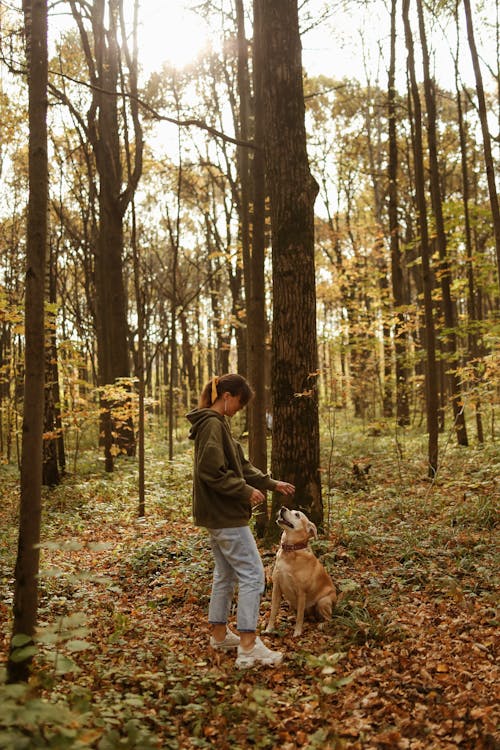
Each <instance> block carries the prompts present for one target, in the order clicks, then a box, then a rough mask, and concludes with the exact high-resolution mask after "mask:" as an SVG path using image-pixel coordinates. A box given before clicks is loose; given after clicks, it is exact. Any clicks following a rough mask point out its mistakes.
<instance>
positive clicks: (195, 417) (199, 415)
mask: <svg viewBox="0 0 500 750" xmlns="http://www.w3.org/2000/svg"><path fill="white" fill-rule="evenodd" d="M186 419H188V421H189V422H191V428H190V430H189V439H190V440H194V439H195V438H196V434H197V432H198V430H199V429H200V427H201V425H203V424H205V423H206V421H207V420H209V419H218V420H219V421H220V422H224V421H225V420H224V417H223V416H221V415H220V414H217V412H216V411H214V410H213V409H209V408H205V409H193V410H192V411H190V412H189V413H188V414H186Z"/></svg>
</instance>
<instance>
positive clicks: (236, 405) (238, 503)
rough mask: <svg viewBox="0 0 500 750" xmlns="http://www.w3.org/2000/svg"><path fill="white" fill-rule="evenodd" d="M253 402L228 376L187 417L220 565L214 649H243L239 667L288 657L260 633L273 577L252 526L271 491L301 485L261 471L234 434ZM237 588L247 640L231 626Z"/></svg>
mask: <svg viewBox="0 0 500 750" xmlns="http://www.w3.org/2000/svg"><path fill="white" fill-rule="evenodd" d="M252 397H253V391H252V389H251V387H250V385H249V384H248V382H247V381H246V380H245V378H244V377H242V376H241V375H237V374H227V375H222V376H221V377H219V378H213V379H212V380H211V381H210V382H209V383H207V384H206V386H205V388H204V389H203V392H202V394H201V396H200V401H199V406H198V408H197V409H194V410H193V411H191V412H190V413H189V414H188V415H187V418H188V420H189V421H190V422H191V429H190V431H189V437H190V438H191V439H192V440H194V472H193V517H194V522H195V524H196V525H197V526H203V527H205V528H206V529H207V531H208V533H209V535H210V543H211V547H212V553H213V556H214V561H215V568H214V575H213V583H212V595H211V598H210V605H209V608H208V620H209V622H210V624H211V626H212V635H211V637H210V645H211V646H212V647H213V648H216V649H223V650H228V649H232V648H237V649H238V656H237V659H236V666H237V667H251V666H253V665H254V664H268V665H273V666H274V665H276V664H279V663H280V662H281V660H282V658H283V654H282V653H281V652H279V651H271V649H269V648H267V646H265V644H264V643H263V642H262V641H261V639H260V638H259V637H258V636H257V635H256V630H257V621H258V617H259V606H260V599H261V596H262V594H263V593H264V587H265V574H264V566H263V565H262V560H261V559H260V554H259V551H258V548H257V544H256V542H255V539H254V537H253V534H252V532H251V530H250V528H249V521H250V518H251V516H252V508H253V507H254V506H255V505H258V504H259V503H261V502H263V500H264V495H263V491H264V490H274V491H277V492H280V493H281V494H283V495H293V493H294V492H295V487H294V486H293V484H289V483H288V482H281V481H277V480H275V479H271V477H270V476H269V474H263V473H262V472H261V471H259V469H257V468H256V467H255V466H253V465H252V464H251V463H250V461H248V460H247V459H246V458H245V456H244V454H243V449H242V447H241V445H240V444H239V443H238V442H237V441H236V440H234V438H233V437H232V435H231V432H230V429H229V422H228V418H230V417H232V416H234V415H235V414H236V412H238V411H239V410H240V409H243V407H244V406H246V405H247V404H248V402H249V401H250V399H251V398H252ZM236 584H238V606H237V628H238V633H239V635H236V634H235V633H233V632H232V631H231V630H230V629H229V628H228V626H227V621H228V617H229V611H230V608H231V601H232V598H233V594H234V590H235V586H236Z"/></svg>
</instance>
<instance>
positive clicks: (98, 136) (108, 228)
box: [70, 0, 143, 471]
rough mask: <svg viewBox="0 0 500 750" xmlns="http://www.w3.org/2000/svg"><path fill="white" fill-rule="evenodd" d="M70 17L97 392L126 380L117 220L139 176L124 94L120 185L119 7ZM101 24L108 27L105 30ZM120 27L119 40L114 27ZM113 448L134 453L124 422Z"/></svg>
mask: <svg viewBox="0 0 500 750" xmlns="http://www.w3.org/2000/svg"><path fill="white" fill-rule="evenodd" d="M70 4H71V10H72V13H73V16H74V18H75V21H76V23H77V25H78V29H79V32H80V37H81V42H82V46H83V50H84V53H85V60H86V63H87V66H88V70H89V76H90V81H91V84H92V101H91V105H90V107H89V110H88V113H87V119H88V130H87V134H88V138H89V140H90V143H91V144H92V149H93V154H94V158H95V164H96V169H97V172H98V174H99V231H98V238H97V248H96V257H95V288H96V312H97V315H96V323H97V345H98V346H97V348H98V360H99V382H100V385H101V386H102V387H103V388H106V386H110V385H114V384H115V383H116V381H117V380H118V379H123V378H125V379H126V378H128V377H129V375H130V365H129V342H128V323H127V298H126V294H125V285H124V279H123V248H124V238H123V217H124V215H125V211H126V210H127V208H128V206H129V204H130V201H131V199H132V196H133V194H134V192H135V189H136V187H137V184H138V182H139V179H140V176H141V172H142V151H143V142H142V130H141V125H140V121H139V117H138V109H137V104H136V98H135V97H136V94H137V91H136V90H135V91H134V90H132V91H131V94H132V97H131V99H130V101H131V102H132V109H131V118H132V121H133V127H134V136H135V142H134V160H133V168H132V171H131V172H130V173H129V174H128V175H127V177H128V179H127V182H126V184H124V180H123V165H122V159H123V155H122V144H121V141H120V127H119V118H120V112H119V108H118V100H119V94H120V91H119V85H118V84H119V82H123V81H120V78H121V76H120V72H121V57H120V56H121V51H120V46H119V42H118V39H119V37H120V36H121V38H122V44H123V45H124V47H126V44H127V42H126V34H124V33H123V31H124V25H123V3H121V2H119V0H107V1H105V0H94V1H93V3H92V5H91V7H90V13H89V15H90V20H91V32H92V33H89V31H88V30H87V29H86V27H85V23H84V18H85V16H86V14H87V13H88V10H89V9H87V8H84V7H83V6H82V8H81V9H80V8H79V7H78V6H79V5H80V3H79V2H78V0H70ZM106 19H107V23H108V27H106ZM120 26H121V32H122V33H121V34H120V33H119V28H120ZM127 60H128V62H129V66H131V68H132V70H131V77H130V83H131V88H132V89H133V88H134V87H135V86H136V77H135V73H134V70H133V68H134V67H135V66H136V65H137V60H136V59H132V58H131V56H130V55H127ZM111 408H112V403H110V401H109V399H107V398H106V397H105V398H104V399H103V411H102V415H103V433H104V450H105V459H106V470H107V471H112V469H113V453H112V443H113V424H112V417H111ZM117 432H118V434H119V440H118V442H119V444H121V446H122V447H123V449H124V450H126V451H127V452H128V453H133V452H134V449H135V447H134V435H133V425H132V424H131V423H130V420H125V421H124V422H123V423H122V425H121V426H120V427H118V428H117Z"/></svg>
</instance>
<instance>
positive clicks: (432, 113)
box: [417, 0, 468, 445]
mask: <svg viewBox="0 0 500 750" xmlns="http://www.w3.org/2000/svg"><path fill="white" fill-rule="evenodd" d="M417 10H418V21H419V29H420V43H421V48H422V61H423V69H424V92H425V102H426V107H427V144H428V150H429V171H430V192H431V202H432V209H433V213H434V221H435V222H436V238H435V241H436V243H437V246H438V254H439V260H440V273H439V277H440V280H441V294H442V298H443V313H444V320H445V325H446V334H445V336H444V341H443V347H444V351H445V357H446V361H445V363H444V365H445V370H446V382H447V384H448V387H449V390H450V394H451V401H452V406H453V417H454V426H455V432H456V436H457V442H458V444H459V445H468V440H467V426H466V423H465V412H464V404H463V400H462V394H461V388H460V378H459V376H458V373H457V367H458V361H457V360H458V353H457V333H456V324H457V323H456V314H455V307H454V303H453V299H452V296H451V282H452V278H451V269H450V264H449V262H448V257H447V243H446V231H445V226H444V218H443V205H442V197H441V186H440V184H439V164H438V144H437V128H436V119H437V117H436V92H435V86H434V81H433V80H432V78H431V74H430V65H429V51H428V47H427V35H426V31H425V22H424V11H423V7H422V0H417ZM444 397H445V394H444V393H443V402H444V404H445V402H446V399H445V398H444Z"/></svg>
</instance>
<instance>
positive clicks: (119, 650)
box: [0, 428, 500, 750]
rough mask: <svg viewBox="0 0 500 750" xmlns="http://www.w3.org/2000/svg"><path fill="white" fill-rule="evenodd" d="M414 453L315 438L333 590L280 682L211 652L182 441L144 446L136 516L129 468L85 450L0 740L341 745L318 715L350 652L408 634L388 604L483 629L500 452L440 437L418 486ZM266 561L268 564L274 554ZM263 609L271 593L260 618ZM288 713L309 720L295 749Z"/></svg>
mask: <svg viewBox="0 0 500 750" xmlns="http://www.w3.org/2000/svg"><path fill="white" fill-rule="evenodd" d="M425 451H426V446H425V439H424V438H423V437H421V436H416V435H410V434H405V435H404V436H402V435H398V436H396V437H395V435H394V433H392V432H391V431H390V430H386V429H381V428H380V429H379V428H377V430H375V429H373V430H372V431H371V432H370V434H367V431H366V430H363V431H360V432H359V431H358V432H356V433H354V432H352V431H351V432H347V431H346V432H345V433H342V432H341V431H338V432H337V434H336V435H335V440H334V444H333V446H328V441H325V445H324V446H323V454H322V466H323V503H324V511H325V526H324V530H323V531H322V533H321V534H320V536H319V538H318V539H317V540H316V541H314V542H313V543H312V546H313V549H314V551H315V553H316V555H317V556H318V557H319V558H320V559H321V560H322V562H323V564H324V565H325V567H326V568H327V570H328V571H329V572H330V574H331V575H332V578H333V579H334V581H335V584H336V586H337V589H338V591H339V592H340V593H341V596H340V599H339V602H338V605H337V607H336V609H335V612H334V616H333V618H332V620H331V622H329V623H325V624H323V625H322V627H321V628H320V629H319V630H318V631H317V632H318V633H319V635H318V636H315V635H314V634H313V635H308V633H314V632H316V631H311V630H310V629H308V630H307V631H306V636H305V637H304V639H303V640H302V641H301V642H300V643H299V644H297V646H296V647H294V648H291V649H290V650H289V652H288V653H287V666H286V670H287V671H286V673H285V675H284V677H283V679H282V680H280V679H279V675H278V676H277V677H276V676H274V677H273V676H272V675H268V674H263V675H261V676H259V675H249V676H244V675H242V674H241V673H240V672H239V671H238V670H234V669H227V667H224V664H220V663H219V662H218V661H213V660H211V658H210V657H209V655H208V654H207V649H206V644H205V634H204V633H203V631H202V630H201V623H202V622H203V621H204V618H205V616H206V606H207V602H208V597H209V594H210V590H209V588H210V575H211V566H212V563H211V556H210V552H209V549H208V546H207V544H206V539H205V535H204V534H203V532H202V531H200V530H197V529H194V528H193V526H192V525H191V524H190V514H191V462H192V454H191V452H190V449H185V447H183V450H182V451H179V453H178V454H177V455H176V457H175V459H174V460H173V461H168V459H167V458H166V452H167V451H166V446H165V445H164V444H163V443H162V442H160V441H159V440H157V441H152V442H151V443H150V444H148V446H147V451H146V515H145V518H143V519H139V518H138V496H137V463H136V460H135V459H129V458H123V459H122V458H121V459H119V460H118V461H117V462H116V470H115V472H113V474H111V475H108V476H106V475H105V474H104V473H103V470H102V464H101V462H100V460H99V459H98V458H97V457H96V454H95V453H94V452H88V453H82V455H81V456H80V460H79V470H78V472H77V473H76V474H67V475H66V476H65V477H64V479H63V481H62V483H61V485H60V486H59V487H57V488H55V489H53V490H44V497H43V525H42V549H41V565H42V574H41V577H40V625H41V627H40V633H39V638H38V642H37V649H38V650H37V656H36V661H35V665H36V669H35V673H34V678H33V680H32V682H31V683H30V685H28V686H9V685H6V684H5V675H4V674H3V673H2V674H0V748H2V749H5V750H18V749H19V750H24V749H25V748H26V749H27V750H28V749H31V748H39V747H40V748H77V749H78V748H82V749H83V748H96V749H97V750H111V749H114V748H130V749H134V750H147V749H148V748H150V747H151V748H153V747H164V748H172V750H182V748H186V747H189V748H191V747H192V748H195V747H200V748H209V747H218V746H220V747H224V748H225V747H234V748H245V747H249V746H252V747H260V748H277V747H281V746H282V745H284V744H285V740H286V741H288V742H290V743H291V744H290V747H299V746H300V747H304V748H307V750H313V748H320V747H321V748H323V747H348V745H345V744H343V743H345V741H346V740H345V735H344V739H342V738H340V734H341V733H340V730H339V729H338V728H335V727H333V728H332V727H330V723H331V722H330V721H329V719H328V717H330V716H331V714H332V710H333V709H332V705H333V706H335V707H336V708H335V711H338V710H340V709H339V706H340V705H341V703H340V701H341V696H342V693H343V691H346V690H348V689H349V688H350V686H351V684H352V685H355V684H356V680H357V679H358V676H359V675H361V674H362V670H361V668H360V667H357V668H354V666H353V664H354V662H355V658H354V657H356V655H358V654H360V653H365V651H364V650H368V651H367V652H368V653H371V652H373V651H374V650H377V649H380V651H381V652H383V651H384V649H390V648H392V647H396V646H398V644H402V645H403V646H404V644H405V642H406V640H407V639H408V638H409V637H410V636H411V630H410V629H409V627H408V624H406V623H404V622H403V621H402V618H401V612H400V611H399V610H398V607H399V606H400V605H401V602H402V601H403V602H404V601H408V602H414V601H418V602H420V601H421V602H425V603H428V602H430V605H431V606H433V607H434V606H435V607H436V608H437V611H441V609H443V608H444V609H446V607H448V605H449V603H450V602H451V603H453V604H455V603H457V605H460V606H464V607H466V608H467V607H468V608H470V609H471V611H472V609H474V608H477V607H481V612H482V618H483V619H482V622H484V624H485V626H492V627H493V626H495V624H496V622H497V621H496V612H495V602H496V597H497V592H498V580H497V575H498V574H497V571H498V569H499V566H498V556H497V555H498V553H497V548H498V545H497V544H496V540H497V533H498V507H499V503H498V500H499V496H498V490H499V487H498V477H499V476H500V455H499V451H498V449H497V447H496V446H495V445H488V446H486V447H484V448H477V447H471V448H468V449H463V448H457V447H455V446H452V445H446V446H445V447H444V448H443V455H442V464H441V466H440V468H439V471H438V473H437V476H436V477H435V479H434V481H432V482H431V481H429V479H428V478H427V470H426V466H425V459H424V458H423V456H425ZM355 465H359V466H360V467H361V469H362V471H361V474H360V472H359V471H357V470H355V469H354V466H355ZM367 466H369V467H370V468H369V469H366V467H367ZM365 469H366V471H365ZM0 478H1V479H2V489H3V492H4V502H3V507H2V510H1V514H2V517H1V521H2V523H1V524H0V545H1V547H0V549H1V577H0V606H1V607H2V609H1V611H0V614H1V615H3V617H1V618H0V619H1V620H2V625H1V633H2V636H3V639H4V648H3V657H5V653H6V648H7V641H8V637H9V631H10V627H11V622H10V609H11V603H12V576H13V567H14V562H15V552H16V548H17V528H16V525H17V502H18V488H17V473H16V472H15V471H14V470H13V469H12V467H0ZM262 554H263V559H264V563H265V565H266V566H267V567H268V568H270V566H271V564H272V560H273V556H274V550H268V549H264V548H263V549H262ZM268 610H269V592H268V593H267V595H266V597H265V598H264V600H263V605H262V615H263V619H264V620H265V618H266V617H267V613H268ZM72 618H73V619H72ZM174 621H178V622H179V625H178V627H172V625H171V623H172V622H174ZM162 625H165V627H162ZM167 626H168V627H167ZM292 630H293V616H292V613H290V612H289V611H288V610H287V608H286V606H283V607H282V610H281V613H280V620H279V621H278V638H281V639H283V641H284V642H285V643H289V638H290V634H291V631H292ZM348 654H349V655H350V656H349V657H348V656H347V655H348ZM353 655H354V656H353ZM351 662H352V664H351ZM332 701H333V703H332ZM292 707H293V711H292ZM287 712H288V713H287ZM291 714H294V715H295V714H297V715H299V714H301V715H302V716H303V717H308V718H307V725H306V726H307V729H306V730H304V734H303V736H302V735H300V737H299V739H297V734H296V730H294V731H295V734H294V732H293V731H291V732H290V736H291V737H292V739H293V741H292V740H288V739H287V737H288V735H287V731H288V730H286V727H287V726H288V724H287V722H288V721H289V719H288V718H287V717H288V716H290V715H291ZM294 726H295V725H294ZM218 727H220V728H221V729H220V732H221V734H220V735H219V734H218V733H217V732H218V729H217V728H218ZM283 727H284V728H283ZM285 730H286V731H285ZM223 732H224V733H225V735H224V734H223ZM337 732H339V733H340V734H339V736H337ZM223 736H225V739H224V742H225V743H226V744H223V745H221V744H220V743H221V737H223ZM159 737H161V744H158V743H159V739H158V738H159ZM283 738H285V739H283ZM299 740H300V741H299ZM293 742H295V745H294V744H293ZM374 746H376V745H374Z"/></svg>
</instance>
